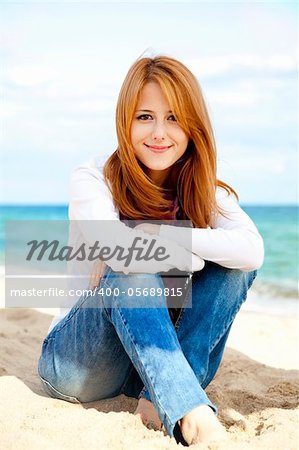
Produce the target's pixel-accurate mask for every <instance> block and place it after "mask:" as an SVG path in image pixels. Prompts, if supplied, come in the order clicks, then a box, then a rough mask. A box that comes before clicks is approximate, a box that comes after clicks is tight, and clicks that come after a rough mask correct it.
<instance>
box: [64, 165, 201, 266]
mask: <svg viewBox="0 0 299 450" xmlns="http://www.w3.org/2000/svg"><path fill="white" fill-rule="evenodd" d="M69 219H70V221H76V228H79V230H80V232H81V234H82V236H83V239H84V241H85V242H86V243H88V244H94V242H96V241H98V243H99V246H100V247H109V248H110V249H115V248H116V246H120V247H123V248H125V249H128V248H129V247H131V246H132V244H133V241H134V239H135V238H141V239H142V240H139V242H140V243H141V242H143V239H147V240H148V243H150V242H151V241H152V240H153V239H155V241H156V242H155V245H154V246H153V248H152V254H153V253H154V251H155V249H157V248H158V247H164V248H165V249H166V255H169V257H168V259H165V260H164V261H161V260H160V261H159V260H156V259H152V260H151V261H145V260H140V261H135V258H132V261H131V263H130V264H129V266H128V267H126V266H125V263H124V261H120V260H118V259H117V258H111V259H109V260H107V261H106V264H107V265H108V266H110V267H111V268H112V269H113V270H114V271H117V272H124V273H130V272H135V273H143V272H144V273H158V272H167V271H169V270H170V269H173V268H177V269H179V270H182V271H194V270H201V269H202V268H203V266H204V261H203V259H202V258H201V257H200V256H198V255H193V254H192V252H191V251H190V250H187V249H185V248H183V247H181V246H180V245H179V244H176V243H174V242H172V241H169V240H168V239H165V238H162V237H160V236H154V235H149V234H147V233H145V232H144V231H142V230H134V229H132V228H130V227H128V226H126V225H125V224H124V223H123V222H121V221H120V219H119V215H118V212H117V210H116V209H115V207H114V204H113V200H112V195H111V193H110V191H109V188H108V186H107V185H106V183H105V180H104V176H103V174H102V171H101V170H100V169H99V168H98V167H96V166H92V165H91V164H90V163H87V164H86V165H82V166H79V167H78V168H77V169H75V170H74V172H73V174H72V178H71V187H70V204H69ZM92 221H100V223H99V228H100V232H99V231H98V229H97V226H95V224H94V223H92ZM148 246H149V244H148V245H147V244H146V245H143V247H144V253H145V251H146V248H147V247H148Z"/></svg>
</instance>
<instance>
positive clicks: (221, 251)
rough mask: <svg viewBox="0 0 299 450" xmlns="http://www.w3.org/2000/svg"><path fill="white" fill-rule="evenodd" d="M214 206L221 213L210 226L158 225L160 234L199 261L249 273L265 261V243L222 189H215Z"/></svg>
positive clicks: (213, 217)
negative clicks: (223, 214) (195, 256)
mask: <svg viewBox="0 0 299 450" xmlns="http://www.w3.org/2000/svg"><path fill="white" fill-rule="evenodd" d="M216 199H217V204H218V205H219V206H220V207H221V208H222V210H224V212H225V215H226V217H223V216H222V215H221V214H220V213H218V212H217V213H214V214H213V216H212V223H211V225H212V226H211V227H208V228H192V243H191V242H190V238H189V237H190V234H189V233H190V229H189V228H184V227H174V226H170V225H161V228H160V233H159V235H160V236H161V237H163V238H164V237H167V238H168V239H171V240H173V241H174V242H176V243H178V244H179V245H181V246H183V247H184V248H186V249H188V250H190V251H192V252H193V253H195V254H196V255H198V256H200V257H201V258H203V259H205V260H207V261H212V262H215V263H217V264H219V265H221V266H223V267H227V268H230V269H240V270H243V271H252V270H256V269H259V268H260V267H261V266H262V264H263V260H264V243H263V239H262V237H261V235H260V234H259V232H258V230H257V228H256V226H255V225H254V223H253V222H252V220H251V219H250V217H249V216H248V215H247V214H246V213H245V211H243V210H242V209H241V207H240V206H239V204H238V202H237V200H236V199H235V197H233V196H232V195H228V193H227V192H226V191H225V189H223V188H220V187H219V188H217V190H216Z"/></svg>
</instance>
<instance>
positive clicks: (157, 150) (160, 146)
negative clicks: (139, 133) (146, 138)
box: [144, 144, 172, 153]
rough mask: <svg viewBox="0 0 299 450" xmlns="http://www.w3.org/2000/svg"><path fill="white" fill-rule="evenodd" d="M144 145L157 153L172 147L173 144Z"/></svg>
mask: <svg viewBox="0 0 299 450" xmlns="http://www.w3.org/2000/svg"><path fill="white" fill-rule="evenodd" d="M144 145H145V146H146V147H147V148H149V149H150V150H152V151H153V152H155V153H163V152H165V151H166V150H168V149H169V148H170V147H172V145H163V146H162V145H147V144H144Z"/></svg>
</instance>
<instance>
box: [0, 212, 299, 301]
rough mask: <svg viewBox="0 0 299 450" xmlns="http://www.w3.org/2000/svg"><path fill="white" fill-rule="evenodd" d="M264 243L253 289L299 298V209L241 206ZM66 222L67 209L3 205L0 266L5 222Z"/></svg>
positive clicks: (0, 219) (274, 294) (271, 294)
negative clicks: (262, 254)
mask: <svg viewBox="0 0 299 450" xmlns="http://www.w3.org/2000/svg"><path fill="white" fill-rule="evenodd" d="M242 208H243V209H244V211H245V212H246V213H247V214H248V215H249V216H250V217H251V219H252V220H253V222H254V223H255V224H256V226H257V228H258V230H259V232H260V233H261V235H262V236H263V239H264V244H265V261H264V265H263V267H262V268H261V269H260V270H259V271H258V276H257V278H256V280H255V282H254V284H253V287H252V290H253V291H254V292H255V293H256V294H258V295H261V296H266V297H279V298H282V297H286V298H298V263H299V261H298V243H299V227H298V213H299V207H298V206H242ZM35 219H36V220H61V219H67V206H65V205H57V206H48V205H46V206H43V205H37V206H25V205H22V206H15V205H13V206H0V264H1V265H4V249H5V237H4V229H5V227H4V223H5V221H6V220H35Z"/></svg>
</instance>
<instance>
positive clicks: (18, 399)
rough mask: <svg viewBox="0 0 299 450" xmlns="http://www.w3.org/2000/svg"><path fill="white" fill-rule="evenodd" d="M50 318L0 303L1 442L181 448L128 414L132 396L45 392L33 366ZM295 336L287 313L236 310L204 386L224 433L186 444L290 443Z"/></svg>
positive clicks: (294, 421) (296, 386)
mask: <svg viewBox="0 0 299 450" xmlns="http://www.w3.org/2000/svg"><path fill="white" fill-rule="evenodd" d="M51 319H52V317H51V316H50V315H49V314H44V313H42V312H40V311H35V310H30V309H6V310H5V309H2V310H0V349H1V350H0V354H1V356H0V375H1V377H0V448H1V449H4V450H10V449H11V450H21V449H22V450H24V449H30V450H35V449H39V450H40V449H41V448H42V449H43V450H48V449H49V450H50V449H51V450H54V449H55V450H57V449H75V450H76V449H91V448H92V449H101V450H106V449H114V450H120V449H130V450H134V449H148V450H155V449H161V450H162V449H177V448H183V447H182V446H181V445H180V444H179V445H178V444H176V442H175V440H174V438H170V437H169V436H166V435H165V434H164V433H163V432H161V431H154V430H148V429H147V428H146V427H145V426H144V425H143V424H142V423H141V421H140V419H139V418H137V417H136V416H134V414H133V412H134V410H135V408H136V406H137V400H135V399H133V398H129V397H126V396H124V395H121V396H118V397H115V398H112V399H107V400H104V401H98V402H93V403H89V404H84V405H77V404H71V403H68V402H64V401H61V400H56V399H52V398H49V397H47V396H46V394H45V393H44V392H43V390H42V388H41V386H40V384H39V379H38V377H37V373H36V368H37V361H38V357H39V353H40V348H41V344H42V340H43V338H44V336H45V335H46V333H47V329H48V326H49V324H50V321H51ZM297 338H298V334H297V326H296V318H295V317H281V316H274V315H270V314H261V313H250V312H246V311H241V313H239V315H238V317H237V319H236V321H235V323H234V326H233V329H232V331H231V335H230V337H229V341H228V344H227V347H226V351H225V354H224V358H223V362H222V364H221V367H220V369H219V371H218V373H217V375H216V377H215V379H214V380H213V381H212V383H211V384H210V385H209V386H208V388H207V392H208V394H209V396H210V398H211V399H212V401H213V402H214V403H216V404H217V406H218V407H219V417H220V420H221V421H222V423H223V424H224V425H225V427H226V429H227V430H228V436H229V439H228V441H227V442H225V443H224V442H223V443H219V444H213V445H210V446H209V447H207V446H204V445H194V446H192V448H194V449H195V448H199V449H202V448H210V449H211V450H216V449H263V450H264V449H265V448H269V449H271V450H272V449H280V450H281V449H283V450H285V449H288V450H290V449H294V450H295V449H297V448H298V432H297V429H298V392H299V382H298V371H297V370H296V369H298V353H297V351H298V347H297Z"/></svg>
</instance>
